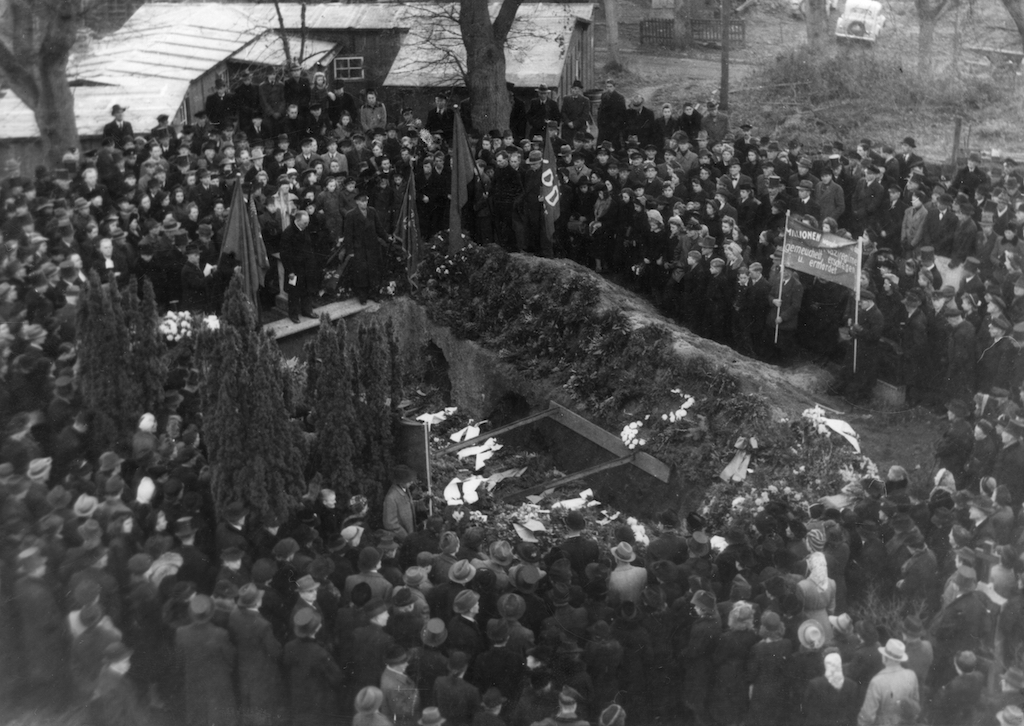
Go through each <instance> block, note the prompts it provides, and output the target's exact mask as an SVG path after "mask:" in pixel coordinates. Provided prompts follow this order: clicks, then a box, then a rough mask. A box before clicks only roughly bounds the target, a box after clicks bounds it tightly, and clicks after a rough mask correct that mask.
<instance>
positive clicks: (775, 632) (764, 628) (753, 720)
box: [746, 612, 793, 726]
mask: <svg viewBox="0 0 1024 726" xmlns="http://www.w3.org/2000/svg"><path fill="white" fill-rule="evenodd" d="M785 634H786V626H785V625H784V624H783V622H782V619H781V618H779V616H778V613H774V612H766V613H765V614H764V615H762V616H761V630H760V636H761V641H760V642H758V643H755V644H754V646H753V647H752V648H751V649H750V658H749V659H748V661H747V680H748V681H749V682H750V708H749V709H748V711H747V721H746V723H747V726H784V725H785V724H788V723H789V710H790V709H789V700H788V699H787V698H786V695H787V694H786V677H787V665H788V662H789V656H790V654H791V653H792V652H793V642H792V641H790V640H787V639H786V638H784V637H783V636H784V635H785Z"/></svg>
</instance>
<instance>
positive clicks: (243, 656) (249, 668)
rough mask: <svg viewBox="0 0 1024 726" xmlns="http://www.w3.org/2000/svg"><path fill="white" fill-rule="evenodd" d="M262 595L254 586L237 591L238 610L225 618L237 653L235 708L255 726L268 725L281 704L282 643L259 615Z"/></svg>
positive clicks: (282, 692)
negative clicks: (236, 703) (236, 706)
mask: <svg viewBox="0 0 1024 726" xmlns="http://www.w3.org/2000/svg"><path fill="white" fill-rule="evenodd" d="M262 605H263V593H262V591H260V590H259V589H258V588H257V587H256V585H254V584H252V583H249V584H247V585H243V586H242V587H241V589H239V591H238V607H237V608H235V609H234V610H232V611H231V613H230V614H229V615H228V632H229V633H230V634H231V640H232V642H234V644H235V647H236V648H237V649H238V707H239V709H240V712H241V714H242V716H243V719H244V720H245V723H251V724H253V725H254V726H259V725H263V724H271V723H273V722H274V720H275V717H278V716H279V715H280V711H281V708H282V707H283V706H284V705H285V704H284V679H283V676H282V673H281V654H282V650H281V643H280V642H278V640H277V638H275V637H274V631H273V627H272V626H271V625H270V622H269V621H268V620H267V619H266V618H265V617H263V616H262V615H261V614H260V607H261V606H262Z"/></svg>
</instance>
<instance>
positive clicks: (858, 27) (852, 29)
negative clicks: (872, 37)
mask: <svg viewBox="0 0 1024 726" xmlns="http://www.w3.org/2000/svg"><path fill="white" fill-rule="evenodd" d="M846 32H847V34H848V35H854V36H856V37H858V38H863V37H864V36H865V35H867V34H868V31H867V28H865V27H864V23H862V22H861V21H859V20H854V21H853V22H852V23H850V24H849V25H847V26H846Z"/></svg>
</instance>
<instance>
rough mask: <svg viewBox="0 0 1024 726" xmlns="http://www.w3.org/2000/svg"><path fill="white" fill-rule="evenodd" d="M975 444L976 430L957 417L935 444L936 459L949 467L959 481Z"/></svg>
mask: <svg viewBox="0 0 1024 726" xmlns="http://www.w3.org/2000/svg"><path fill="white" fill-rule="evenodd" d="M973 446H974V431H973V430H972V428H971V425H970V424H969V423H967V422H966V421H963V420H962V419H957V420H956V421H954V422H953V423H951V424H950V425H949V428H948V429H946V432H945V433H944V434H943V435H942V438H941V439H939V440H938V441H937V442H936V444H935V459H936V461H937V462H938V464H939V466H941V467H944V468H946V469H949V470H950V471H951V472H953V476H955V477H957V480H958V481H959V478H960V474H961V473H962V472H963V470H964V465H965V464H966V463H967V460H968V459H969V458H970V456H971V449H972V448H973Z"/></svg>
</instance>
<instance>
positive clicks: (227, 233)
mask: <svg viewBox="0 0 1024 726" xmlns="http://www.w3.org/2000/svg"><path fill="white" fill-rule="evenodd" d="M229 253H234V255H235V260H236V262H237V264H238V265H239V266H240V268H241V269H239V271H238V274H239V275H241V277H242V290H243V291H244V292H245V296H246V297H247V298H249V300H250V301H251V302H252V304H253V308H254V309H255V310H256V311H259V309H260V301H259V298H258V293H259V289H260V287H262V285H263V278H264V276H265V275H266V274H267V270H268V269H270V261H269V260H268V259H267V248H266V246H265V245H264V244H263V233H262V232H260V223H259V220H258V219H257V216H256V202H255V200H253V199H252V197H251V196H250V198H249V202H248V204H247V203H246V201H245V195H244V194H243V193H242V180H241V179H240V178H239V179H238V180H237V181H236V182H235V191H234V193H233V194H232V195H231V207H230V209H229V210H228V219H227V222H225V223H224V245H223V246H222V247H221V250H220V256H221V258H222V259H223V257H224V255H226V254H229Z"/></svg>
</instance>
